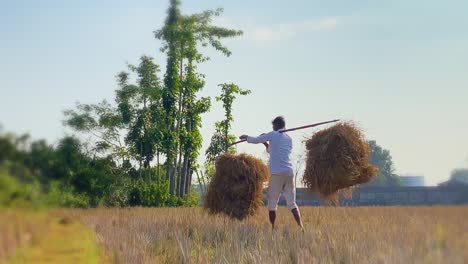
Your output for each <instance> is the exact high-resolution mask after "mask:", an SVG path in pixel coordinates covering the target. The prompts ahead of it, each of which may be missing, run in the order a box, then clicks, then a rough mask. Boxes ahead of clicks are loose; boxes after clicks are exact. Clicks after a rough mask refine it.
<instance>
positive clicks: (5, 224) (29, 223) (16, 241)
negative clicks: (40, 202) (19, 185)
mask: <svg viewBox="0 0 468 264" xmlns="http://www.w3.org/2000/svg"><path fill="white" fill-rule="evenodd" d="M50 221H51V219H50V217H48V215H47V213H46V212H44V211H30V210H23V209H0V263H3V262H5V260H6V259H7V258H9V257H10V256H11V255H12V254H13V252H15V250H16V249H17V248H18V247H21V246H24V245H28V244H30V243H33V242H35V241H37V240H38V239H39V238H40V237H41V236H42V235H43V234H44V233H46V232H47V229H48V227H49V225H50Z"/></svg>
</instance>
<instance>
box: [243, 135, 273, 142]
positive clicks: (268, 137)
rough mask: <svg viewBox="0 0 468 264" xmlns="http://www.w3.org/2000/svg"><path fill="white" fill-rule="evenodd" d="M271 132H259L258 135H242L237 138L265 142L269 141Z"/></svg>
mask: <svg viewBox="0 0 468 264" xmlns="http://www.w3.org/2000/svg"><path fill="white" fill-rule="evenodd" d="M271 134H272V132H270V133H266V134H261V135H260V136H258V137H251V136H248V135H242V136H240V137H239V138H240V139H245V140H247V142H248V143H253V144H258V143H266V142H268V141H270V140H271Z"/></svg>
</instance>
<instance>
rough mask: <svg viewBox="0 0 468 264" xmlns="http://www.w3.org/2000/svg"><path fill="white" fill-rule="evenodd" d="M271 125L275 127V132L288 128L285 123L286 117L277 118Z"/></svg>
mask: <svg viewBox="0 0 468 264" xmlns="http://www.w3.org/2000/svg"><path fill="white" fill-rule="evenodd" d="M271 124H272V125H273V130H275V131H277V130H280V129H284V128H285V127H286V121H284V117H282V116H277V117H275V119H273V121H271Z"/></svg>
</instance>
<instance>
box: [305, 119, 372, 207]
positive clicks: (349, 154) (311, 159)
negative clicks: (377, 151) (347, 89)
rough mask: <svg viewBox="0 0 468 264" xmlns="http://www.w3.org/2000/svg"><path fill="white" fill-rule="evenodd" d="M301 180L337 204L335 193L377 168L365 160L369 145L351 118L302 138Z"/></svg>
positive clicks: (361, 180) (368, 176)
mask: <svg viewBox="0 0 468 264" xmlns="http://www.w3.org/2000/svg"><path fill="white" fill-rule="evenodd" d="M306 149H307V160H306V168H305V171H304V177H303V182H304V184H305V186H307V187H308V188H309V189H310V190H311V191H313V192H317V193H319V195H320V196H322V197H324V198H326V199H327V201H329V202H332V203H335V204H338V194H340V193H342V194H345V195H346V196H351V188H352V187H354V186H356V185H359V184H363V183H366V182H369V181H370V180H371V179H372V177H374V176H376V175H377V174H378V169H377V168H376V167H374V166H372V165H370V164H369V155H370V147H369V144H368V143H367V141H366V140H365V139H364V136H363V134H362V132H361V131H360V130H359V129H358V128H357V127H356V125H355V124H353V123H352V122H340V123H338V124H336V125H334V126H331V127H329V128H327V129H324V130H321V131H319V132H317V133H315V134H314V135H313V136H312V137H311V138H310V139H308V140H306Z"/></svg>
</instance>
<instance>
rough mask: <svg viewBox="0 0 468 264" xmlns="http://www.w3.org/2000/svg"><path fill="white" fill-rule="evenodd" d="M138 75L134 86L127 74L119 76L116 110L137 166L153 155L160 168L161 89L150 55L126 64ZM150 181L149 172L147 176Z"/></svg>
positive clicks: (148, 162) (144, 164)
mask: <svg viewBox="0 0 468 264" xmlns="http://www.w3.org/2000/svg"><path fill="white" fill-rule="evenodd" d="M129 69H130V70H131V71H132V72H134V73H136V74H137V76H138V77H137V85H134V84H129V83H128V78H129V73H126V72H121V73H120V74H119V75H118V82H119V86H120V89H118V90H117V91H116V102H117V105H118V107H117V109H118V112H119V113H120V116H121V118H122V122H123V124H124V125H125V127H126V128H127V129H128V131H127V134H126V136H125V142H126V145H127V146H128V148H129V151H130V153H131V154H132V156H133V157H135V159H136V160H137V162H138V164H139V169H140V171H142V170H141V169H142V168H144V169H145V170H146V171H148V172H149V171H150V170H148V169H149V168H150V163H151V161H152V160H153V159H154V157H155V156H156V158H157V165H156V167H157V168H158V169H159V156H160V152H161V150H162V133H161V130H162V129H163V128H164V124H163V122H161V120H162V118H163V108H162V104H161V98H162V89H161V84H160V80H159V78H158V76H157V73H158V72H159V66H158V65H156V64H155V63H154V61H153V58H151V57H149V56H142V57H141V59H140V64H139V65H138V66H134V65H129ZM157 174H158V177H159V170H158V173H157ZM148 180H149V182H151V174H149V175H148Z"/></svg>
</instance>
